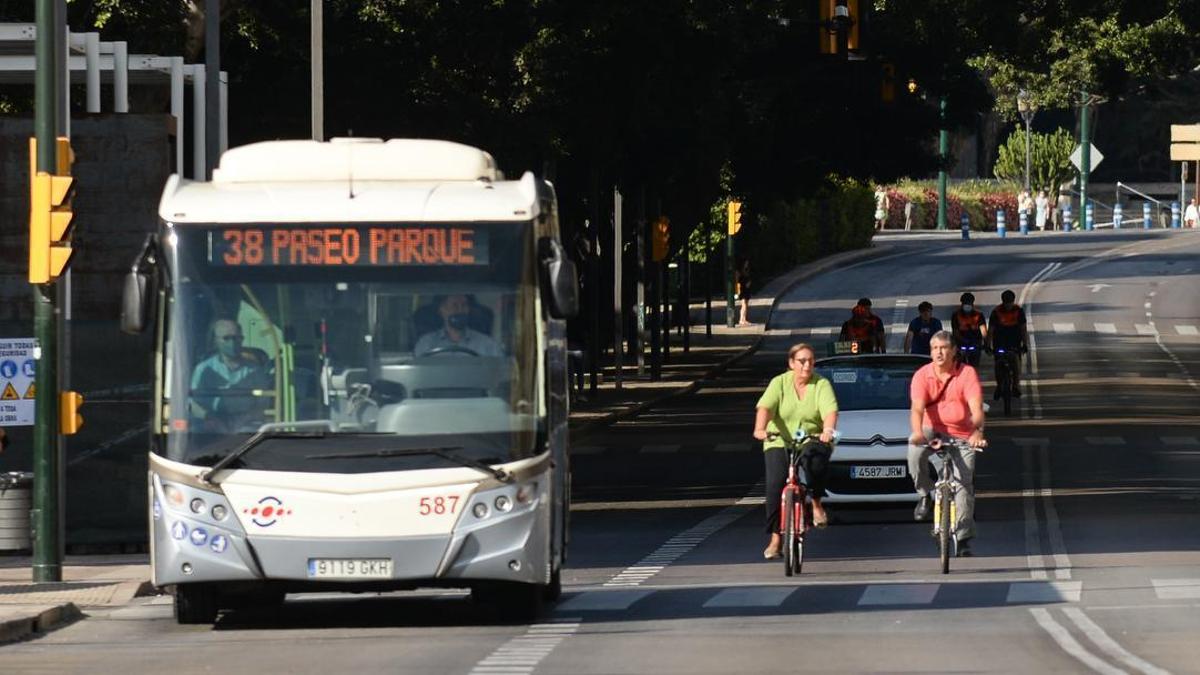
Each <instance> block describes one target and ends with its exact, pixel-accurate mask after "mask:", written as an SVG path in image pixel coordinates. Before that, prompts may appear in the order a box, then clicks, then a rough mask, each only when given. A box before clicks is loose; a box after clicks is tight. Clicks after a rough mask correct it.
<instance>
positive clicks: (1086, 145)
mask: <svg viewBox="0 0 1200 675" xmlns="http://www.w3.org/2000/svg"><path fill="white" fill-rule="evenodd" d="M1082 103H1083V105H1082V106H1081V107H1080V110H1079V165H1080V166H1079V212H1080V213H1083V214H1086V213H1087V205H1088V195H1087V189H1088V178H1089V176H1090V175H1091V173H1092V130H1091V126H1090V125H1089V123H1088V113H1089V112H1090V110H1089V108H1090V106H1089V105H1088V93H1087V92H1086V91H1085V92H1083V101H1082ZM1085 226H1086V223H1085Z"/></svg>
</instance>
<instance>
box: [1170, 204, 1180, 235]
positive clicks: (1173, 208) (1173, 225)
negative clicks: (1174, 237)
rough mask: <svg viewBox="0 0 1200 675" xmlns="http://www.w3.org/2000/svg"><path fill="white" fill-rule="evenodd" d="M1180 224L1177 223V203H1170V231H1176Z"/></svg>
mask: <svg viewBox="0 0 1200 675" xmlns="http://www.w3.org/2000/svg"><path fill="white" fill-rule="evenodd" d="M1181 226H1182V224H1181V223H1180V222H1179V202H1171V229H1172V230H1178V229H1179V228H1180V227H1181Z"/></svg>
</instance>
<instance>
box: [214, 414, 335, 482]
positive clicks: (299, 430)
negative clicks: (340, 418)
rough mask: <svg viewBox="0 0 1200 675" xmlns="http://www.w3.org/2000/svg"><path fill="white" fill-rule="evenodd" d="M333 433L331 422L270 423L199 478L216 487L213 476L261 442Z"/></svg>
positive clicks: (323, 435) (316, 436) (322, 436)
mask: <svg viewBox="0 0 1200 675" xmlns="http://www.w3.org/2000/svg"><path fill="white" fill-rule="evenodd" d="M304 429H312V431H303V430H304ZM333 431H334V426H333V422H331V421H329V420H311V421H309V420H306V421H303V422H270V423H267V424H264V425H262V426H261V427H259V428H258V431H256V432H254V435H253V436H251V437H250V438H247V439H246V442H245V443H242V444H241V445H239V446H237V447H236V448H234V449H233V451H232V452H230V453H229V454H228V455H225V456H224V457H223V458H221V461H219V462H217V463H216V464H213V465H212V468H211V469H209V470H208V471H206V472H205V473H204V475H202V476H200V480H202V481H204V482H205V483H209V484H210V485H216V483H214V482H213V476H215V475H217V472H218V471H220V470H221V469H224V468H225V467H227V466H229V465H230V464H233V463H234V462H236V461H237V460H239V459H241V458H242V456H244V455H245V454H246V453H248V452H250V451H251V450H253V449H254V448H255V447H257V446H258V444H259V443H262V442H263V441H266V440H270V439H273V438H325V437H327V436H329V434H330V433H331V432H333Z"/></svg>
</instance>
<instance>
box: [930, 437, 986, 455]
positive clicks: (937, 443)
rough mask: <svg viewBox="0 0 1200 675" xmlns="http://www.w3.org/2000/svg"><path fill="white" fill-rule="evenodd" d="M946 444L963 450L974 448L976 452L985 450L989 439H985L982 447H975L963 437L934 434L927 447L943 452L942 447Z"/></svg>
mask: <svg viewBox="0 0 1200 675" xmlns="http://www.w3.org/2000/svg"><path fill="white" fill-rule="evenodd" d="M944 446H951V447H955V448H958V449H959V450H960V451H961V450H974V451H975V452H983V449H984V448H986V447H987V441H984V445H982V446H980V447H975V446H973V445H971V444H970V443H968V442H967V441H965V440H963V439H961V438H954V437H951V436H942V435H938V436H934V437H933V438H931V439H929V440H928V441H927V442H926V443H925V447H927V448H929V449H930V450H933V451H934V452H942V448H943V447H944Z"/></svg>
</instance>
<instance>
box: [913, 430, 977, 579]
mask: <svg viewBox="0 0 1200 675" xmlns="http://www.w3.org/2000/svg"><path fill="white" fill-rule="evenodd" d="M926 447H927V448H929V449H930V450H932V451H933V453H934V454H936V455H937V457H938V459H939V460H940V461H941V468H940V469H939V470H938V480H937V482H936V483H934V484H933V536H934V538H935V539H937V540H938V554H939V555H940V556H941V562H942V574H949V573H950V558H952V557H956V556H957V555H958V538H957V537H955V536H954V530H955V529H956V526H957V524H958V506H957V505H956V504H955V497H957V496H958V493H959V491H960V490H965V489H966V486H964V485H963V484H962V482H960V481H959V480H958V478H957V477H955V475H954V464H953V462H952V461H951V459H950V448H952V447H954V448H958V450H959V452H963V451H966V450H972V451H976V452H978V451H980V450H981V448H975V447H972V446H971V444H969V443H967V442H966V441H963V440H959V439H957V438H949V437H946V436H936V437H934V438H933V439H932V440H930V441H929V442H928V443H927V444H926Z"/></svg>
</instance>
